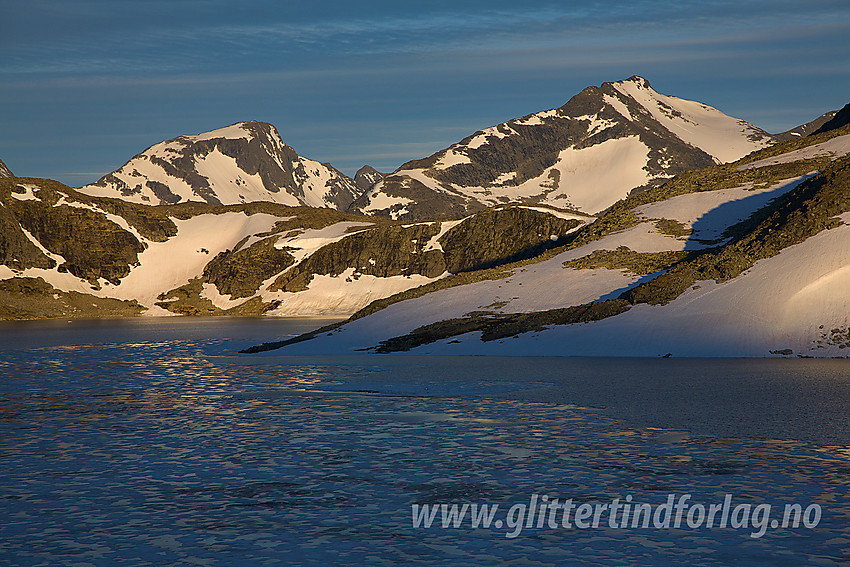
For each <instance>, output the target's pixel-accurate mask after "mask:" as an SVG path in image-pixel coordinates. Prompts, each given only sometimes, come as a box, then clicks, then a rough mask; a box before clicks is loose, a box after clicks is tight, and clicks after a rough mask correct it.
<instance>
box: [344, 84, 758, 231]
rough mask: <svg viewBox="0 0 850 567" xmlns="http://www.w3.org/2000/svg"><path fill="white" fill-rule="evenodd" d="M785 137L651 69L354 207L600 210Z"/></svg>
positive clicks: (429, 162) (453, 155)
mask: <svg viewBox="0 0 850 567" xmlns="http://www.w3.org/2000/svg"><path fill="white" fill-rule="evenodd" d="M774 142H775V140H774V138H773V137H772V136H770V135H769V134H768V133H766V132H764V131H763V130H760V129H759V128H756V127H755V126H752V125H751V124H748V123H747V122H745V121H743V120H739V119H736V118H732V117H729V116H727V115H725V114H723V113H721V112H720V111H718V110H716V109H714V108H712V107H710V106H707V105H704V104H701V103H698V102H692V101H687V100H683V99H680V98H676V97H671V96H665V95H662V94H659V93H658V92H656V91H655V90H653V89H652V87H651V86H650V84H649V83H648V82H647V81H646V80H645V79H643V78H641V77H636V76H635V77H631V78H630V79H627V80H625V81H619V82H615V83H603V84H602V85H601V86H600V87H588V88H586V89H584V90H583V91H582V92H581V93H579V94H577V95H576V96H574V97H573V98H571V99H570V100H569V101H568V102H567V103H566V104H565V105H563V106H562V107H560V108H557V109H554V110H547V111H545V112H539V113H536V114H530V115H528V116H525V117H523V118H518V119H514V120H510V121H508V122H505V123H504V124H499V125H497V126H493V127H491V128H487V129H486V130H482V131H479V132H476V133H475V134H473V135H471V136H469V137H467V138H464V139H463V140H461V141H460V142H458V143H456V144H453V145H452V146H450V147H448V148H446V149H445V150H442V151H439V152H437V153H435V154H433V155H432V156H430V157H428V158H425V159H421V160H415V161H411V162H408V163H406V164H404V165H402V166H401V167H400V168H399V169H398V170H396V171H395V172H394V173H393V174H392V175H389V176H386V177H385V178H384V179H383V180H382V181H379V182H378V183H377V184H376V185H375V186H373V187H372V188H371V189H370V190H369V191H368V192H367V193H365V194H363V195H362V196H360V197H359V198H358V199H357V200H356V201H355V202H354V204H353V205H352V206H351V208H350V210H351V211H357V212H360V213H365V214H372V215H374V214H378V215H384V216H390V217H392V218H395V219H401V220H423V219H426V218H462V217H463V216H465V215H467V214H469V213H470V212H474V211H476V210H480V209H483V208H485V207H488V206H493V205H498V204H501V203H507V202H525V203H540V204H547V205H552V206H556V207H559V208H563V209H573V210H576V211H581V212H584V213H590V214H595V213H598V212H600V211H602V210H604V209H606V208H607V207H609V206H611V205H612V204H613V203H615V202H617V201H618V200H620V199H622V198H624V197H626V196H627V195H629V194H630V193H632V192H635V191H639V190H643V189H646V188H648V187H651V186H653V185H657V184H658V183H660V182H662V181H663V180H665V179H669V178H670V177H672V176H673V175H676V174H678V173H682V172H684V171H688V170H691V169H695V168H698V167H705V166H707V165H711V164H715V163H724V162H729V161H734V160H736V159H738V158H740V157H742V156H744V155H746V154H748V153H750V152H752V151H754V150H757V149H760V148H764V147H767V146H769V145H771V144H773V143H774Z"/></svg>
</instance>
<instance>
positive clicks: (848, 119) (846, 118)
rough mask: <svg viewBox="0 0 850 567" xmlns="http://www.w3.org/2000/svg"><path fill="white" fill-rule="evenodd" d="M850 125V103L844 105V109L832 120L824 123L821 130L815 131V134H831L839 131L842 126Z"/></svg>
mask: <svg viewBox="0 0 850 567" xmlns="http://www.w3.org/2000/svg"><path fill="white" fill-rule="evenodd" d="M847 124H850V103H848V104H846V105H844V108H842V109H841V110H839V111H838V112H836V113H835V116H833V117H832V118H830V120H829V121H828V122H826V123H824V124H823V125H822V126H821V127H820V128H818V129H817V130H815V131H814V132H813V134H821V133H823V132H830V131H832V130H837V129H839V128H841V127H842V126H846V125H847Z"/></svg>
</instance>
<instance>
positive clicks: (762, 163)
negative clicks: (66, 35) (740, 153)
mask: <svg viewBox="0 0 850 567" xmlns="http://www.w3.org/2000/svg"><path fill="white" fill-rule="evenodd" d="M847 154H850V134H845V135H844V136H838V137H836V138H832V139H830V140H827V141H826V142H823V143H820V144H815V145H812V146H807V147H805V148H800V149H799V150H794V151H791V152H787V153H784V154H780V155H778V156H774V157H769V158H765V159H760V160H758V161H754V162H752V163H748V164H745V165H741V166H738V170H739V171H743V170H745V169H756V168H759V167H767V166H770V165H777V164H780V163H791V162H795V161H802V160H805V159H812V158H816V157H828V158H830V159H837V158H839V157H841V156H844V155H847Z"/></svg>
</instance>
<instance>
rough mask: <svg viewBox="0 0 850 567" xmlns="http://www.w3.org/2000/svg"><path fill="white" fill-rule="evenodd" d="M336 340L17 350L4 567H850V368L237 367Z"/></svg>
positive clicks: (136, 323) (360, 362)
mask: <svg viewBox="0 0 850 567" xmlns="http://www.w3.org/2000/svg"><path fill="white" fill-rule="evenodd" d="M326 323H328V321H323V320H304V319H300V320H299V319H294V320H293V319H284V320H276V319H240V318H222V319H184V318H166V319H147V318H140V319H132V320H116V321H75V322H67V321H48V322H20V323H4V324H2V325H0V346H2V355H0V439H2V445H0V518H2V520H0V564H3V565H16V566H35V565H45V566H55V565H79V566H87V565H98V566H100V565H122V566H133V565H158V566H160V565H181V566H182V565H209V566H216V565H239V566H249V565H250V566H252V565H434V566H443V565H541V566H545V565H624V566H627V565H729V564H732V563H734V564H736V565H763V566H777V565H789V566H791V565H794V566H796V565H848V564H850V490H848V489H850V422H848V417H847V416H848V415H850V360H846V359H839V360H814V359H793V360H767V359H765V360H753V359H740V360H736V359H693V360H688V359H616V358H605V359H591V358H557V357H551V358H524V357H425V356H415V355H392V356H386V355H345V356H334V357H310V358H308V357H286V356H282V354H283V352H284V351H278V352H274V353H272V354H271V356H253V355H239V354H237V351H238V350H239V349H241V348H244V347H245V346H249V345H253V344H256V343H258V342H264V341H268V340H275V339H279V338H282V337H286V336H291V335H295V334H299V333H301V332H304V331H308V330H311V329H313V328H315V327H317V326H320V325H323V324H326ZM685 496H687V498H685V499H683V497H685ZM668 498H672V500H670V501H669V502H670V503H671V504H673V505H674V506H678V508H671V507H670V506H667V507H666V508H665V505H667V503H668ZM727 499H728V502H727ZM568 502H569V506H567V503H568ZM615 502H616V503H615ZM626 503H629V504H630V506H631V507H632V512H631V513H632V516H629V515H628V514H627V513H626V511H625V509H624V505H625V504H626ZM724 503H725V504H726V506H727V510H726V512H725V513H726V515H727V518H726V520H725V521H724V523H723V526H724V527H721V523H720V517H721V515H722V514H724V512H722V511H720V506H721V505H723V504H724ZM639 504H643V505H648V506H644V507H645V508H646V509H647V510H648V511H647V512H646V513H645V514H644V515H643V516H639V515H637V509H638V505H639ZM443 505H445V509H444V508H443ZM464 505H466V508H464ZM473 505H474V506H475V509H477V510H479V511H480V510H482V509H483V508H482V507H483V506H485V505H486V506H488V507H489V509H490V510H492V507H493V506H496V505H498V509H497V510H496V511H495V513H494V515H493V516H492V518H491V519H490V520H492V521H486V522H485V520H482V518H478V520H481V521H480V522H478V524H477V527H473V526H472V520H473V516H472V510H473ZM786 505H787V506H789V510H791V511H792V515H791V516H789V517H790V518H791V519H793V518H794V515H793V514H794V513H796V512H795V510H796V509H795V508H793V506H794V505H799V508H800V510H801V512H800V513H799V515H798V517H797V519H798V520H799V521H798V522H797V524H796V525H792V524H790V523H789V524H788V525H786V526H785V527H783V526H782V522H783V520H784V519H785V518H784V516H783V514H784V511H785V509H786V508H785V507H786ZM547 506H548V507H547ZM603 506H604V507H603ZM712 506H715V511H716V512H717V516H716V517H715V519H714V524H713V525H711V527H709V525H708V524H709V522H708V517H707V516H708V512H709V511H710V510H711V507H712ZM767 506H769V508H768V507H767ZM617 507H619V508H617ZM568 509H569V511H570V512H571V513H572V516H569V517H567V510H568ZM612 509H617V511H616V513H613V512H612ZM429 510H431V511H432V512H433V511H435V510H436V515H434V516H433V521H432V523H431V525H430V527H425V524H426V523H427V521H426V520H427V516H428V511H429ZM453 510H454V512H456V513H457V514H458V515H459V514H460V513H461V511H464V513H466V514H467V515H465V516H462V517H461V521H458V522H455V520H457V518H458V516H457V515H456V516H452V513H454V512H452V511H453ZM582 510H584V511H588V514H590V515H588V516H585V517H584V519H583V520H582V519H581V518H582V514H583V512H582ZM677 510H678V514H679V520H680V521H679V522H678V526H676V525H674V524H675V515H676V513H677ZM446 512H448V516H444V514H445V513H446ZM612 513H613V516H612ZM423 514H424V515H423ZM650 516H652V519H651V520H648V518H649V517H650ZM444 517H445V518H448V519H447V520H446V527H443V522H444ZM635 517H638V518H640V521H639V522H638V521H635ZM700 517H702V518H703V519H702V520H701V521H699V522H697V520H699V519H700ZM417 519H418V520H419V523H418V527H415V524H416V521H417ZM594 519H595V520H596V522H595V525H594V521H593V520H594ZM644 520H647V521H648V523H644ZM656 520H658V523H657V525H656ZM665 520H668V521H667V523H665ZM773 520H777V523H778V525H777V526H775V527H774V525H773V524H772V523H771V522H772V521H773ZM691 521H692V524H693V526H692V525H691ZM455 523H457V527H454V526H455ZM485 524H487V525H489V527H485ZM807 524H808V526H807Z"/></svg>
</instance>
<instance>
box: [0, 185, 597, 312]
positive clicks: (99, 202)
mask: <svg viewBox="0 0 850 567" xmlns="http://www.w3.org/2000/svg"><path fill="white" fill-rule="evenodd" d="M590 220H592V219H590V218H588V217H584V216H579V215H572V214H569V213H565V212H563V211H557V210H554V209H546V208H543V207H510V206H509V207H499V208H496V209H490V210H486V211H482V212H481V213H479V214H477V215H474V216H471V217H470V218H467V219H465V220H463V221H447V222H439V221H437V222H426V223H420V224H413V225H405V224H402V223H400V222H394V221H390V220H389V219H385V218H382V217H364V216H356V215H351V214H347V213H343V212H340V211H336V210H333V209H330V208H312V207H289V206H285V205H280V204H277V203H269V202H252V203H245V204H236V205H211V204H209V203H197V202H184V203H178V204H173V205H159V206H156V207H154V206H151V205H144V204H138V203H132V202H128V201H125V200H121V199H114V198H106V197H93V196H90V195H86V194H84V193H81V192H79V191H77V190H75V189H72V188H70V187H67V186H65V185H63V184H61V183H59V182H56V181H51V180H46V179H32V178H13V179H2V180H0V319H30V318H42V317H98V316H129V315H137V314H141V313H147V314H166V313H168V312H171V313H176V314H181V315H221V314H230V315H260V314H270V315H281V316H294V315H329V316H342V315H349V314H351V313H353V312H354V311H357V310H358V309H361V308H362V307H364V306H365V305H367V304H368V303H370V302H372V301H374V300H377V299H382V298H385V297H387V296H390V295H393V294H395V293H398V292H403V291H405V290H408V289H410V288H415V287H417V286H419V285H422V284H425V283H429V282H433V281H436V280H438V279H440V278H444V277H448V276H449V275H450V274H460V273H462V272H468V271H471V270H479V269H482V268H485V267H493V266H498V265H499V264H503V263H505V262H509V261H515V260H518V259H522V258H528V257H530V256H534V255H536V254H540V253H541V252H544V251H545V250H547V249H549V248H552V247H554V246H557V244H558V242H559V241H560V240H562V239H564V238H566V237H567V236H568V235H569V234H570V233H571V232H573V231H575V230H576V229H577V228H579V227H580V226H582V225H583V224H585V223H587V222H588V221H590Z"/></svg>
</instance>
